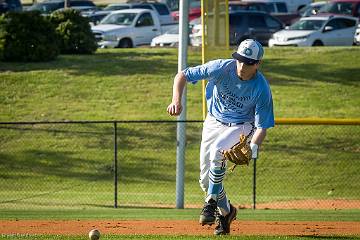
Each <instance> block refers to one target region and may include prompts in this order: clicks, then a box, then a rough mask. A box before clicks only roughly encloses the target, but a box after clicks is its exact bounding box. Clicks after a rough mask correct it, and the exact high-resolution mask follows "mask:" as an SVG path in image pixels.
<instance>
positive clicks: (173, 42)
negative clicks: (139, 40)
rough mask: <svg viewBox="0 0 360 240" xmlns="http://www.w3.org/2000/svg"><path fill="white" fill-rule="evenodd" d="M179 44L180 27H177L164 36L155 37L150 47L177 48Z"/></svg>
mask: <svg viewBox="0 0 360 240" xmlns="http://www.w3.org/2000/svg"><path fill="white" fill-rule="evenodd" d="M178 44H179V26H176V27H174V28H172V29H170V30H169V31H167V32H165V33H164V34H162V35H160V36H157V37H154V38H153V39H152V41H151V44H150V46H152V47H175V46H177V45H178Z"/></svg>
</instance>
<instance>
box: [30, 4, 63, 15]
mask: <svg viewBox="0 0 360 240" xmlns="http://www.w3.org/2000/svg"><path fill="white" fill-rule="evenodd" d="M60 4H61V3H57V2H53V3H50V2H49V3H39V4H34V5H32V6H31V7H29V8H28V11H40V12H42V13H51V12H53V11H55V10H57V9H59V8H61V5H60ZM62 6H64V5H62Z"/></svg>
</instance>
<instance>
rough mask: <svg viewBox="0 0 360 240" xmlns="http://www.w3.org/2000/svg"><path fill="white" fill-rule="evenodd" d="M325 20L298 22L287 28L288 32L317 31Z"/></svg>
mask: <svg viewBox="0 0 360 240" xmlns="http://www.w3.org/2000/svg"><path fill="white" fill-rule="evenodd" d="M324 22H325V20H300V21H298V22H296V23H294V24H293V25H291V26H290V27H289V29H290V30H319V29H320V28H321V27H322V25H323V24H324Z"/></svg>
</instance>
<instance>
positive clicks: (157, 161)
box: [0, 122, 201, 184]
mask: <svg viewBox="0 0 360 240" xmlns="http://www.w3.org/2000/svg"><path fill="white" fill-rule="evenodd" d="M195 124H197V125H196V126H195V125H193V124H188V132H189V133H194V132H196V133H197V134H198V135H200V134H201V131H200V130H199V129H201V128H200V127H199V126H198V123H195ZM69 125H70V124H66V125H63V124H60V125H33V126H30V125H20V126H15V125H6V126H2V127H1V135H2V140H0V146H1V147H2V148H3V150H2V151H1V153H0V159H1V169H3V170H5V171H3V172H1V173H0V181H1V179H2V180H5V181H6V180H7V179H13V180H14V179H18V180H19V181H27V180H26V179H30V178H35V179H36V178H39V177H45V178H47V177H60V178H62V179H67V180H71V179H77V180H81V181H109V180H110V179H112V176H113V175H114V163H113V160H114V135H113V129H112V127H110V126H111V124H102V125H101V124H86V125H85V124H81V125H75V126H74V125H70V126H69ZM175 130H176V122H174V123H161V124H157V123H154V124H149V123H131V124H119V127H118V145H117V146H118V161H119V163H118V166H119V178H121V180H123V181H125V183H127V182H131V183H135V184H136V183H145V182H149V181H152V182H154V183H158V184H162V183H171V182H174V179H175V164H176V161H175V158H176V153H175V150H176V135H175V132H176V131H175ZM7 131H9V132H7ZM188 135H189V136H188V139H187V142H188V143H191V144H192V145H193V143H195V142H196V144H197V145H198V144H199V142H200V139H199V136H198V135H196V134H188ZM197 145H196V146H197ZM139 173H141V174H139ZM52 181H54V180H52Z"/></svg>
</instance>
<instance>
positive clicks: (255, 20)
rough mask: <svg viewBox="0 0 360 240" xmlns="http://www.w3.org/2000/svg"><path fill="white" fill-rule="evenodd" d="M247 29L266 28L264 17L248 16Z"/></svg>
mask: <svg viewBox="0 0 360 240" xmlns="http://www.w3.org/2000/svg"><path fill="white" fill-rule="evenodd" d="M249 27H252V28H267V26H266V22H265V19H264V16H261V15H250V16H249Z"/></svg>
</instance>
